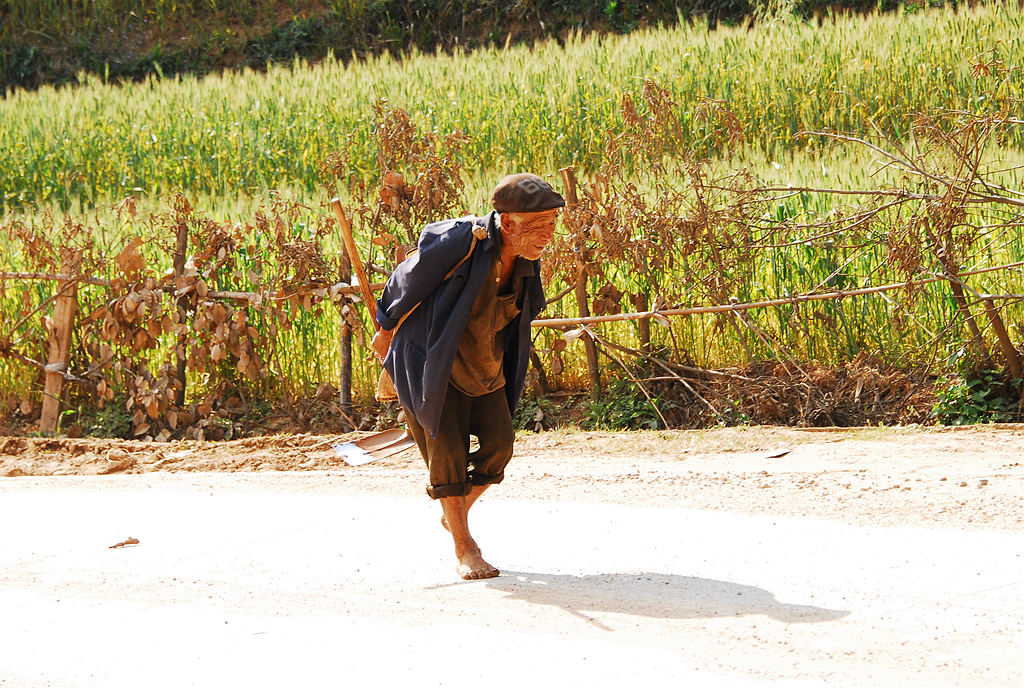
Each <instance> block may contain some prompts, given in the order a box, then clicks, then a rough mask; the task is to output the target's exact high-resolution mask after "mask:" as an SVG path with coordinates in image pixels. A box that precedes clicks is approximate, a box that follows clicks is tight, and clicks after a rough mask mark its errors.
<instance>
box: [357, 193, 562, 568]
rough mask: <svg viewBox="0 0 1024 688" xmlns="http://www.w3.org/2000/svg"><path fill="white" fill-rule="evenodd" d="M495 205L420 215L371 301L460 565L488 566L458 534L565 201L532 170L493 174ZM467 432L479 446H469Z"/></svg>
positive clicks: (377, 347)
mask: <svg viewBox="0 0 1024 688" xmlns="http://www.w3.org/2000/svg"><path fill="white" fill-rule="evenodd" d="M491 200H492V205H493V207H494V211H493V212H491V213H489V214H488V215H487V216H485V217H481V218H478V217H473V216H469V217H463V218H459V219H457V220H445V221H442V222H435V223H432V224H429V225H427V227H426V228H425V229H424V230H423V234H422V235H421V236H420V240H419V250H418V251H417V252H416V253H415V254H414V255H412V256H411V257H410V258H408V259H407V260H405V261H404V262H403V263H402V264H401V265H399V266H398V267H397V268H396V269H395V272H394V274H393V275H392V276H391V278H390V279H389V280H388V283H387V286H386V287H385V288H384V293H383V294H382V295H381V297H380V299H379V300H378V302H377V321H378V322H379V323H380V326H381V330H380V331H379V332H378V333H377V335H376V336H375V337H374V339H373V348H374V351H375V352H376V353H377V355H378V356H379V357H381V358H383V359H384V367H385V368H386V369H387V371H388V373H389V374H390V375H391V379H392V380H393V381H394V383H395V391H397V392H398V399H399V401H400V402H401V404H402V406H403V408H404V409H405V414H406V419H407V421H408V423H409V430H410V432H411V433H412V436H413V438H414V439H415V440H416V444H417V445H418V447H419V449H420V453H421V454H422V455H423V459H424V460H425V461H426V463H427V468H428V470H429V471H430V484H429V485H428V486H427V494H428V495H430V497H431V498H432V499H438V500H440V502H441V508H442V510H443V516H442V519H441V522H442V524H443V525H444V527H445V528H447V529H448V531H449V532H450V533H451V535H452V539H453V541H454V543H455V556H456V558H457V559H458V572H459V575H460V576H461V577H462V578H464V579H466V580H472V579H478V578H491V577H493V576H497V575H498V569H496V568H494V567H493V566H491V565H490V564H488V563H487V562H486V561H484V559H483V556H482V555H481V554H480V548H479V547H478V546H477V544H476V541H475V540H473V537H472V535H470V532H469V521H468V514H469V510H470V508H471V507H472V506H473V504H474V502H476V500H477V499H478V498H479V497H480V495H482V494H483V493H484V491H485V490H486V489H487V488H488V487H489V486H491V485H494V484H496V483H499V482H501V480H502V478H503V477H504V469H505V465H506V464H507V463H508V462H509V459H511V458H512V443H513V441H514V440H515V432H514V430H513V427H512V411H513V410H514V409H515V407H516V404H517V403H518V402H519V397H520V395H521V394H522V391H523V385H524V383H525V380H526V371H527V368H528V366H529V355H530V322H531V321H532V320H533V319H534V318H535V317H536V316H537V314H538V313H539V312H540V310H541V309H542V308H543V307H544V290H543V288H542V287H541V282H540V262H539V260H538V259H539V258H540V256H541V253H542V252H543V250H544V247H545V246H547V244H548V242H549V241H551V236H552V234H553V233H554V230H555V220H556V219H557V215H558V209H559V208H561V207H563V206H564V205H565V200H564V199H563V198H562V197H561V196H560V195H559V194H558V193H557V192H556V191H555V190H554V189H553V188H551V185H550V184H548V183H547V182H545V181H544V180H543V179H541V178H540V177H538V176H536V175H532V174H515V175H510V176H508V177H505V178H504V179H502V180H501V182H499V183H498V185H497V187H496V188H495V189H494V193H493V195H492V199H491ZM470 435H475V436H476V438H477V440H478V442H479V448H478V449H477V450H476V451H473V452H470V451H469V446H470V445H469V442H470V439H469V438H470Z"/></svg>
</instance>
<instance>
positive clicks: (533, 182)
mask: <svg viewBox="0 0 1024 688" xmlns="http://www.w3.org/2000/svg"><path fill="white" fill-rule="evenodd" d="M491 204H492V205H493V206H494V209H495V210H497V211H498V212H499V213H539V212H542V211H544V210H552V209H554V208H561V207H563V206H564V205H565V199H564V198H562V196H561V194H559V193H558V192H557V191H555V190H554V189H553V188H551V185H550V184H548V183H547V182H546V181H544V180H543V179H541V178H540V177H538V176H537V175H535V174H525V173H524V174H510V175H509V176H507V177H505V178H504V179H502V180H501V181H500V182H498V185H497V186H496V187H494V193H493V194H491Z"/></svg>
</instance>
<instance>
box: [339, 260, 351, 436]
mask: <svg viewBox="0 0 1024 688" xmlns="http://www.w3.org/2000/svg"><path fill="white" fill-rule="evenodd" d="M341 281H342V282H351V281H352V263H351V261H350V258H349V255H348V249H346V250H345V252H344V253H343V254H342V258H341ZM346 305H347V306H348V307H349V308H352V303H351V301H349V300H348V297H347V296H346V297H344V298H343V300H342V305H341V308H340V309H339V313H338V314H339V315H340V316H341V336H340V339H339V342H338V344H339V346H340V347H341V373H340V375H339V376H338V405H339V406H340V407H341V414H342V416H341V429H342V430H344V431H345V432H351V431H353V430H355V428H354V427H352V423H350V422H349V419H350V418H352V326H351V325H349V324H348V320H347V319H346V318H345V314H344V312H342V311H343V310H344V308H345V307H346Z"/></svg>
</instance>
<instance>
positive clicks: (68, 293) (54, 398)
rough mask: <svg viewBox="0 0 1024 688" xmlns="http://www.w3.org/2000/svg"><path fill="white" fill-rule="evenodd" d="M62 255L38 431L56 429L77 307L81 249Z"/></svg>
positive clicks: (45, 431) (47, 431) (50, 431)
mask: <svg viewBox="0 0 1024 688" xmlns="http://www.w3.org/2000/svg"><path fill="white" fill-rule="evenodd" d="M63 258H64V259H63V262H62V264H61V269H60V271H61V276H62V277H63V279H60V280H58V281H57V294H58V296H57V298H56V299H55V301H54V307H53V328H52V329H51V330H50V333H49V340H50V358H49V360H48V362H47V363H48V365H47V366H46V384H45V387H44V391H43V408H42V412H41V413H40V415H39V431H40V432H44V433H52V432H55V431H56V430H57V419H58V418H59V416H60V402H61V392H62V391H63V388H64V373H65V371H66V370H67V365H68V354H69V353H70V352H71V330H72V328H73V327H74V322H75V312H76V311H77V310H78V272H79V270H80V268H81V263H82V252H81V251H69V252H67V253H65V255H64V257H63Z"/></svg>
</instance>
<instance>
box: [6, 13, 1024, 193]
mask: <svg viewBox="0 0 1024 688" xmlns="http://www.w3.org/2000/svg"><path fill="white" fill-rule="evenodd" d="M1022 17H1024V13H1022V11H1021V10H1020V9H1019V8H1017V7H1016V6H1014V5H1013V4H1007V5H1002V4H1000V5H993V6H987V7H981V8H979V9H978V10H975V11H960V12H956V11H952V10H941V11H928V12H920V13H916V14H913V15H909V16H906V15H903V16H900V15H884V16H883V15H880V16H872V17H867V18H841V19H837V20H836V21H835V22H834V23H826V24H825V25H824V26H823V27H821V28H818V27H816V26H812V25H808V24H800V23H792V22H790V23H775V24H770V25H767V26H764V27H759V28H756V29H754V30H751V31H746V30H743V29H731V28H720V29H718V30H716V31H708V30H707V29H706V28H705V27H704V26H703V25H701V24H700V23H696V24H694V25H692V26H687V25H683V26H679V27H676V28H671V29H664V30H642V31H637V32H634V33H632V34H630V35H627V36H621V37H599V36H590V37H587V38H579V37H569V39H568V40H567V41H566V44H565V46H564V47H560V46H559V45H558V44H556V43H554V42H547V43H541V44H538V45H537V46H536V47H534V48H529V47H512V48H509V49H507V50H503V49H493V48H492V49H483V50H480V51H477V52H474V53H472V54H455V55H451V56H447V55H422V54H416V53H413V54H412V55H410V56H408V57H406V58H405V59H401V60H399V59H395V58H393V57H390V56H387V55H385V56H382V57H379V58H374V59H370V60H367V61H356V62H350V63H349V64H347V65H346V64H344V63H342V62H341V61H338V60H336V59H333V58H331V59H328V60H326V61H324V62H323V63H321V64H318V65H308V64H305V63H302V62H296V63H295V64H294V65H292V67H290V68H287V67H273V68H270V69H269V70H268V71H267V72H266V73H255V72H251V71H243V72H233V73H225V74H223V75H219V76H210V77H206V78H203V79H199V80H197V79H194V78H178V79H169V80H165V81H159V80H155V79H150V80H148V81H145V82H142V83H134V84H125V85H117V84H104V83H102V82H101V80H100V79H98V78H95V77H89V78H87V79H86V82H87V83H86V85H85V86H84V87H81V88H61V89H55V88H52V87H45V88H43V89H40V90H39V91H37V92H33V93H24V92H19V93H16V94H15V95H13V96H11V97H8V98H7V99H5V100H2V101H0V123H2V124H0V179H3V180H4V181H3V187H2V199H0V210H2V209H7V210H11V209H17V208H22V207H26V206H31V205H32V204H40V205H46V206H48V205H51V204H57V205H59V206H60V207H61V208H79V207H88V206H91V205H93V204H96V203H102V202H104V200H106V199H111V198H116V197H119V196H122V195H124V194H126V193H131V192H133V190H134V189H140V190H142V192H143V193H147V194H160V193H164V192H167V191H170V190H178V189H184V190H186V191H188V192H189V193H192V194H210V195H224V196H230V197H234V196H238V195H248V194H255V193H259V192H261V191H263V190H266V189H270V188H279V187H297V188H300V189H303V190H305V191H306V192H314V191H315V190H316V189H317V187H318V184H319V178H318V175H317V172H316V169H317V165H318V164H319V163H320V162H321V161H322V160H323V159H324V158H325V157H326V156H327V155H328V154H329V153H330V152H331V151H334V150H337V149H338V148H339V147H341V146H343V145H349V146H351V147H352V148H353V150H354V151H355V153H356V154H355V157H354V159H353V170H352V173H353V175H354V176H356V177H360V178H368V177H372V176H373V175H374V174H375V173H376V172H377V170H376V158H375V152H374V150H373V147H372V139H371V134H372V131H371V129H372V125H373V122H372V115H371V112H372V110H371V103H372V102H373V101H374V100H376V99H377V98H388V99H389V100H390V102H391V103H392V104H393V105H395V106H398V107H402V108H405V109H407V110H408V111H409V112H410V114H411V115H412V116H413V119H414V121H415V122H416V123H417V124H418V125H420V126H421V127H422V128H423V129H425V130H431V131H440V132H448V131H451V130H454V129H459V130H461V131H464V132H466V133H468V134H469V135H470V136H471V142H470V144H469V146H468V148H467V150H466V156H467V159H469V160H472V161H473V166H474V167H475V168H476V169H477V170H479V171H481V172H482V173H488V174H493V173H495V172H498V171H506V170H512V169H534V170H541V171H553V170H554V169H556V168H558V167H561V166H564V165H567V164H577V165H580V166H582V167H584V168H586V167H589V166H593V165H594V164H595V163H596V162H597V161H598V159H599V156H600V152H601V150H602V147H603V145H604V140H603V139H604V136H603V132H604V131H606V130H608V129H613V130H614V129H615V128H616V127H617V126H619V124H620V122H619V115H618V114H617V113H618V108H617V99H618V97H619V94H620V93H622V92H623V91H627V90H633V89H636V88H638V87H639V84H640V82H641V80H642V79H644V78H647V77H650V78H654V79H656V80H658V81H659V83H662V84H664V85H666V86H667V87H668V88H670V90H671V91H672V92H673V94H674V95H675V97H676V99H677V101H678V102H680V103H682V104H683V105H682V108H683V113H682V114H683V122H684V124H685V131H684V135H685V141H684V143H685V144H686V145H688V146H689V147H691V148H693V149H694V150H696V151H697V152H708V153H710V152H721V151H723V150H725V149H726V144H725V143H724V142H723V141H721V140H720V139H718V138H714V137H713V138H712V139H710V140H705V139H704V137H705V135H706V133H707V126H706V125H705V124H704V123H702V122H700V121H697V120H696V119H695V118H694V116H693V113H694V108H695V106H696V105H697V104H698V103H700V102H701V101H703V100H704V99H706V98H714V99H720V100H722V101H724V103H725V105H726V106H727V107H728V108H729V109H730V110H731V111H732V112H733V113H734V114H735V115H736V117H737V118H738V122H739V123H740V124H741V126H742V130H743V133H744V135H745V136H746V139H747V141H748V145H749V147H750V149H751V150H752V151H755V152H756V153H758V154H759V155H762V156H764V157H765V158H768V159H772V158H779V157H781V156H784V155H786V154H787V153H788V152H789V151H792V150H793V149H796V148H801V147H804V146H807V145H811V144H808V143H807V142H806V141H804V140H801V139H797V138H796V134H797V133H798V132H799V131H801V130H804V129H822V128H831V129H836V130H845V131H864V130H866V129H867V128H868V126H869V125H868V121H869V119H870V120H872V121H874V122H876V123H877V124H878V125H879V126H881V127H882V128H883V129H884V130H885V131H887V132H891V133H895V134H899V133H901V132H904V131H906V129H907V127H908V122H909V117H910V115H911V113H914V112H920V111H925V110H928V109H931V108H939V107H943V108H966V109H971V110H979V111H984V110H986V109H987V108H990V107H992V106H993V103H991V102H990V101H989V100H982V99H981V98H982V94H983V91H984V84H980V83H979V80H977V79H975V78H973V77H972V73H971V72H972V64H971V60H972V58H973V57H974V56H979V59H983V58H984V59H989V58H991V57H992V56H993V55H994V56H995V57H1002V58H1003V59H1008V58H1009V57H1011V56H1013V55H1020V54H1021V53H1022V52H1024V38H1022V36H1024V21H1022ZM989 51H995V52H994V53H992V54H989ZM986 55H987V57H986ZM1021 96H1022V92H1021V80H1020V79H1012V80H1010V81H1009V82H1008V86H1007V88H1006V89H1005V91H1004V92H1003V93H1001V94H1000V96H999V99H1000V100H1002V101H1008V100H1009V99H1013V98H1018V99H1019V98H1021ZM1022 141H1024V139H1022V138H1021V136H1020V134H1019V133H1018V134H1014V135H1013V136H1011V137H1010V139H1009V140H1008V141H1007V145H1010V146H1014V147H1020V146H1021V143H1022Z"/></svg>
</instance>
